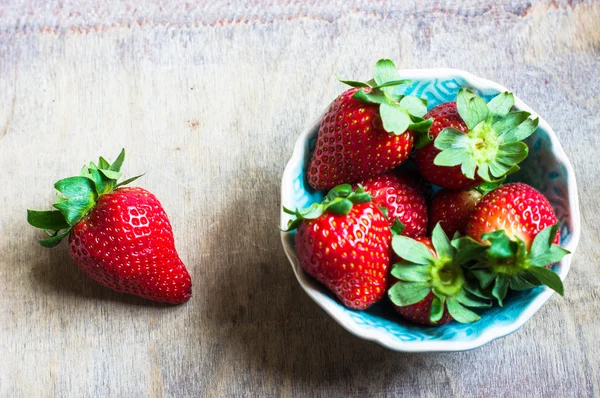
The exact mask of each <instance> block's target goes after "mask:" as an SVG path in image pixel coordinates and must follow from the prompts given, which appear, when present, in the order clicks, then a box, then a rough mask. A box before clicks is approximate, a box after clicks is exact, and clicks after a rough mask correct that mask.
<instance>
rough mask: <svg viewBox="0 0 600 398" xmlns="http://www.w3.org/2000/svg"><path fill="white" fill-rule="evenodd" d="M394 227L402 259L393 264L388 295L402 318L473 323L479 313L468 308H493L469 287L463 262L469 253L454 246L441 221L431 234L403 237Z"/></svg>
mask: <svg viewBox="0 0 600 398" xmlns="http://www.w3.org/2000/svg"><path fill="white" fill-rule="evenodd" d="M399 224H400V223H397V225H396V226H394V228H393V231H394V236H393V238H392V247H393V250H394V252H395V253H396V255H397V256H398V257H400V261H399V262H398V263H396V264H394V265H393V266H392V273H391V275H392V281H391V282H390V285H391V287H390V289H389V291H388V296H389V298H390V300H391V302H392V304H393V305H394V308H395V309H396V311H397V312H398V314H400V315H401V316H402V317H403V318H405V319H407V320H409V321H411V322H415V323H418V324H422V325H428V326H439V325H443V324H445V323H448V322H450V321H452V320H453V319H454V320H456V321H458V322H461V323H471V322H475V321H477V320H479V315H477V314H476V313H475V312H473V311H471V310H469V309H468V308H467V307H475V308H477V307H490V303H489V302H487V301H484V300H482V299H481V298H479V297H477V296H476V295H474V294H471V293H470V292H469V290H467V283H468V282H467V280H466V278H465V275H464V271H463V269H462V265H463V264H465V263H466V262H468V261H470V260H471V259H472V257H471V256H470V253H463V252H460V251H458V250H457V249H456V248H454V247H453V246H452V245H451V242H450V240H449V239H448V237H447V236H446V234H445V233H444V230H443V229H442V228H441V226H440V224H438V225H436V227H435V228H434V229H433V233H432V235H431V237H421V238H417V239H411V238H407V237H405V236H401V235H400V234H399V233H400V230H398V228H401V225H399Z"/></svg>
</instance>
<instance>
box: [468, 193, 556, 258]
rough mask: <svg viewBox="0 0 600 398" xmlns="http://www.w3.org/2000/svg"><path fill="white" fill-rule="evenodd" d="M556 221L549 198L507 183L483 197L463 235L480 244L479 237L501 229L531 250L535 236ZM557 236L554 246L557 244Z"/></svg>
mask: <svg viewBox="0 0 600 398" xmlns="http://www.w3.org/2000/svg"><path fill="white" fill-rule="evenodd" d="M557 222H558V220H557V218H556V214H554V209H553V208H552V205H550V202H548V199H546V197H545V196H544V195H542V194H541V193H540V192H538V191H537V190H536V189H534V188H533V187H531V186H529V185H527V184H524V183H520V182H517V183H512V184H506V185H503V186H501V187H499V188H496V189H495V190H493V191H492V192H490V193H488V194H487V195H485V196H484V197H483V199H482V200H481V202H479V204H478V205H477V207H476V208H475V210H474V211H473V213H472V214H471V216H470V219H469V222H468V224H467V228H466V233H467V235H468V236H470V237H471V238H473V239H475V240H477V241H480V242H483V241H482V239H481V235H483V234H485V233H490V232H494V231H497V230H504V231H505V232H506V234H507V235H508V236H509V237H518V238H519V239H521V240H522V241H523V242H525V245H526V246H527V249H529V248H530V247H531V244H532V243H533V240H534V239H535V237H536V236H537V234H538V233H539V232H540V231H542V230H543V229H544V228H546V227H549V226H551V225H554V224H556V223H557ZM559 239H560V236H559V233H558V232H557V234H556V237H555V238H554V243H555V244H558V243H559Z"/></svg>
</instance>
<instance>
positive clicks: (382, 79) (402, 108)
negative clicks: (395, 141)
mask: <svg viewBox="0 0 600 398" xmlns="http://www.w3.org/2000/svg"><path fill="white" fill-rule="evenodd" d="M338 80H339V81H340V82H342V83H345V84H347V85H349V86H352V87H358V88H360V90H358V91H357V92H356V93H354V95H353V96H352V97H353V98H355V99H357V100H359V101H362V102H366V103H370V104H378V105H379V115H380V116H381V121H382V123H383V128H384V129H385V130H386V131H387V132H389V133H391V134H395V135H400V134H402V133H404V132H405V131H407V130H410V131H413V132H414V133H416V134H417V143H419V142H420V141H421V140H422V139H426V137H427V136H428V134H427V133H428V132H429V128H430V127H431V123H432V121H431V120H425V119H423V116H425V114H426V113H427V100H425V99H422V98H418V97H415V96H412V95H402V94H400V93H398V86H399V85H402V84H406V83H409V82H410V81H409V80H403V79H402V77H401V76H400V73H399V72H398V69H397V68H396V65H395V64H394V62H393V61H391V60H389V59H380V60H379V61H377V63H376V64H375V68H374V69H373V79H372V80H369V81H368V82H366V83H365V82H357V81H352V80H343V79H340V78H339V77H338ZM365 89H368V90H365ZM422 137H425V138H422Z"/></svg>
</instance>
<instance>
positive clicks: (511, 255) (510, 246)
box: [452, 224, 569, 306]
mask: <svg viewBox="0 0 600 398" xmlns="http://www.w3.org/2000/svg"><path fill="white" fill-rule="evenodd" d="M557 231H558V224H555V225H553V226H550V227H547V228H545V229H543V230H542V231H541V232H540V233H538V234H537V236H536V237H535V239H534V240H533V243H532V244H531V248H530V249H529V250H528V249H527V246H526V244H525V242H523V241H522V240H521V239H519V238H518V237H514V238H510V237H509V236H508V235H507V234H506V233H505V232H504V231H502V230H500V231H494V232H492V233H488V234H484V235H482V239H484V240H485V241H487V243H488V244H481V243H479V242H477V241H475V240H473V239H471V238H469V237H465V238H460V239H456V240H454V241H453V242H452V244H453V246H455V247H456V248H458V249H459V250H470V251H473V252H477V253H478V255H477V256H475V257H477V258H476V261H474V262H472V263H471V264H469V265H468V266H467V268H468V269H469V273H470V274H471V275H472V276H473V277H474V278H475V279H476V280H477V281H478V284H477V286H476V287H475V288H474V290H471V293H473V294H477V295H480V296H483V297H487V298H489V299H492V298H495V299H496V300H498V304H499V305H500V306H502V305H503V300H504V298H505V297H506V294H507V292H508V289H509V288H510V289H512V290H526V289H531V288H533V287H535V286H541V285H545V286H548V287H549V288H550V289H552V290H554V291H555V292H557V293H558V294H560V295H563V294H564V286H563V283H562V281H561V279H560V277H559V276H558V274H556V273H555V272H554V271H552V270H550V269H548V268H546V266H547V265H549V264H553V263H556V262H558V261H560V260H561V259H562V258H563V257H564V256H565V255H567V254H569V251H568V250H566V249H563V248H562V247H560V246H558V245H556V244H553V243H552V241H553V240H554V237H555V236H556V232H557ZM471 286H472V285H471Z"/></svg>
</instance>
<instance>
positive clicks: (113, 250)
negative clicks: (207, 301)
mask: <svg viewBox="0 0 600 398" xmlns="http://www.w3.org/2000/svg"><path fill="white" fill-rule="evenodd" d="M124 159H125V151H124V150H123V151H121V153H120V155H119V157H118V158H117V160H116V161H115V162H114V163H112V164H110V163H108V162H107V161H106V160H105V159H104V158H102V157H101V158H100V161H99V162H98V165H96V164H94V163H90V165H89V166H84V167H83V169H82V173H81V176H77V177H70V178H66V179H63V180H60V181H58V182H57V183H56V184H55V188H56V190H57V191H59V192H60V193H61V194H62V196H57V200H58V202H57V203H56V204H54V207H55V208H56V209H57V210H49V211H36V210H28V211H27V221H28V222H29V223H30V224H31V225H33V226H34V227H37V228H41V229H44V230H45V231H46V232H47V233H48V235H49V237H48V238H46V239H43V240H40V241H39V242H40V244H41V245H42V246H44V247H48V248H50V247H54V246H56V245H58V244H59V243H60V241H61V240H62V239H63V238H65V237H66V236H67V235H68V236H69V254H70V255H71V258H72V259H73V261H74V263H75V265H76V266H77V267H79V268H80V269H81V270H82V271H83V272H84V273H85V274H86V275H87V276H89V277H90V278H92V279H94V280H95V281H97V282H99V283H100V284H101V285H104V286H106V287H109V288H111V289H113V290H116V291H118V292H124V293H130V294H135V295H137V296H140V297H144V298H147V299H150V300H154V301H160V302H166V303H171V304H180V303H184V302H186V301H187V300H189V298H190V297H191V292H192V281H191V279H190V275H189V274H188V272H187V270H186V268H185V265H184V264H183V262H182V261H181V259H180V258H179V256H178V254H177V251H176V250H175V242H174V239H173V231H172V230H171V224H170V222H169V219H168V217H167V214H166V213H165V211H164V210H163V207H162V205H161V204H160V202H159V201H158V199H156V197H155V196H154V195H153V194H151V193H150V192H148V191H146V190H145V189H142V188H129V187H122V186H123V185H125V184H128V183H130V182H132V181H133V180H135V179H137V178H138V177H140V176H138V177H134V178H131V179H129V180H127V181H124V182H121V183H120V184H118V183H117V180H118V179H119V178H120V177H121V173H120V168H121V165H122V164H123V161H124Z"/></svg>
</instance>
